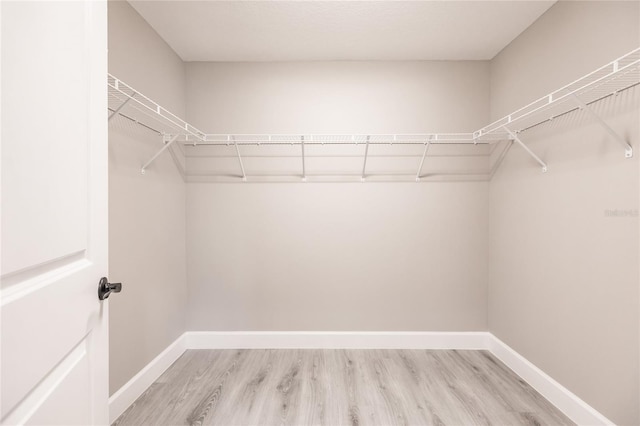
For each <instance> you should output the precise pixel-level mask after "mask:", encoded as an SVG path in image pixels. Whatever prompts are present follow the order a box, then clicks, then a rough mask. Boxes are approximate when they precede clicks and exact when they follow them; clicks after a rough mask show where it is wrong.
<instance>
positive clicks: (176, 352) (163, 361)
mask: <svg viewBox="0 0 640 426" xmlns="http://www.w3.org/2000/svg"><path fill="white" fill-rule="evenodd" d="M185 350H187V345H186V338H185V334H183V335H182V336H180V337H178V338H177V339H176V340H175V341H174V342H173V343H172V344H170V345H169V346H168V347H167V348H166V349H165V350H164V351H162V352H161V353H160V354H159V355H158V356H157V357H155V358H154V359H153V360H151V362H150V363H149V364H147V365H146V366H145V367H144V368H143V369H142V370H140V371H139V372H138V374H136V375H135V376H133V377H132V378H131V380H129V381H128V382H127V383H125V384H124V386H122V387H121V388H120V389H118V390H117V391H116V392H115V393H114V394H113V395H111V397H109V424H111V423H113V422H114V421H115V420H116V419H117V418H118V417H120V415H121V414H122V413H124V411H125V410H126V409H127V408H129V406H130V405H131V404H133V403H134V402H135V400H136V399H138V397H139V396H140V395H142V393H143V392H144V391H146V390H147V389H148V388H149V386H151V384H152V383H153V382H155V381H156V380H157V379H158V377H160V376H161V375H162V373H164V372H165V371H166V370H167V368H169V367H170V366H171V364H173V362H174V361H175V360H177V359H178V358H179V357H180V355H182V354H183V353H184V351H185Z"/></svg>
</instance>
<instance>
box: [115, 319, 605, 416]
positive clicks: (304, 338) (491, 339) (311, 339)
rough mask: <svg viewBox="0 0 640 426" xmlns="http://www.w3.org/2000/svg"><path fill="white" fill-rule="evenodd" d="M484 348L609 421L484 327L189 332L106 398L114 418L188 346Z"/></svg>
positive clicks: (557, 400) (544, 388) (551, 393)
mask: <svg viewBox="0 0 640 426" xmlns="http://www.w3.org/2000/svg"><path fill="white" fill-rule="evenodd" d="M293 348H295V349H316V348H317V349H460V350H465V349H474V350H488V351H490V352H491V353H492V354H493V355H495V357H496V358H498V359H499V360H500V361H502V362H503V363H504V364H505V365H506V366H507V367H509V368H510V369H511V370H513V372H514V373H516V374H517V375H518V376H520V377H521V378H522V379H524V380H525V381H526V382H527V383H529V384H530V385H531V386H532V387H533V388H534V389H536V390H537V391H538V392H539V393H540V394H541V395H542V396H544V397H545V398H546V399H547V400H548V401H549V402H551V403H552V404H553V405H555V406H556V407H557V408H558V409H559V410H560V411H562V412H563V413H564V414H565V415H566V416H568V417H569V418H570V419H571V420H573V421H574V422H576V423H577V424H580V425H613V424H614V423H613V422H612V421H611V420H609V419H607V418H606V417H605V416H603V415H602V414H600V413H599V412H598V411H596V410H595V409H594V408H593V407H591V406H590V405H589V404H587V403H586V402H584V401H583V400H582V399H580V398H579V397H577V396H576V395H575V394H573V393H572V392H571V391H569V390H568V389H567V388H565V387H564V386H562V385H561V384H560V383H558V382H556V381H555V380H554V379H552V378H551V377H550V376H549V375H547V374H546V373H545V372H544V371H542V370H540V369H539V368H538V367H536V366H535V365H533V364H532V363H531V362H529V361H528V360H527V359H526V358H524V357H523V356H522V355H520V354H519V353H517V352H516V351H514V350H513V349H512V348H510V347H509V346H507V345H506V344H505V343H504V342H502V341H501V340H500V339H498V338H497V337H496V336H494V335H493V334H491V333H489V332H484V331H470V332H446V331H445V332H419V331H400V332H368V331H365V332H356V331H343V332H340V331H338V332H331V331H311V332H309V331H307V332H305V331H188V332H186V333H184V334H183V335H182V336H180V337H179V338H178V339H176V341H175V342H173V343H172V344H171V345H170V346H169V347H168V348H167V349H165V350H164V351H163V352H162V353H161V354H160V355H158V356H157V357H156V358H154V359H153V361H151V362H150V363H149V364H148V365H147V366H146V367H144V368H143V369H142V370H141V371H140V372H139V373H138V374H136V375H135V376H134V377H133V378H131V380H129V381H128V382H127V383H126V384H125V385H124V386H123V387H122V388H120V389H119V390H118V391H117V392H116V393H114V394H113V395H112V396H111V398H109V418H110V420H109V421H110V423H113V422H114V421H115V420H116V419H117V418H118V417H119V416H120V415H121V414H122V413H123V412H124V411H125V410H126V409H127V408H128V407H129V406H130V405H131V404H133V402H134V401H135V400H136V399H137V398H138V397H139V396H140V395H142V393H143V392H144V391H145V390H146V389H147V388H148V387H149V386H150V385H151V384H152V383H153V382H154V381H155V380H156V379H157V378H158V377H160V375H161V374H162V373H163V372H164V371H165V370H166V369H167V368H169V366H170V365H171V364H172V363H173V362H174V361H175V360H176V359H178V358H179V357H180V355H182V353H183V352H184V351H185V350H187V349H293Z"/></svg>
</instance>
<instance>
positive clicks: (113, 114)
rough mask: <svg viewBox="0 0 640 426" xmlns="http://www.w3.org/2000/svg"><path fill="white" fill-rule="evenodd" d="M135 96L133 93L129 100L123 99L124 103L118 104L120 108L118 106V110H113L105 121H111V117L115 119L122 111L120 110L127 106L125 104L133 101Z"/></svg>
mask: <svg viewBox="0 0 640 426" xmlns="http://www.w3.org/2000/svg"><path fill="white" fill-rule="evenodd" d="M135 95H136V94H135V92H134V93H133V94H132V95H131V97H129V98H127V99H125V100H124V102H122V103H121V104H120V106H119V107H118V108H116V110H115V111H113V112H112V113H111V114H109V118H108V119H107V121H111V119H112V118H113V117H115V116H116V115H118V113H119V112H120V111H121V110H122V108H124V107H125V106H127V104H128V103H129V101H130V100H131V99H133V97H134V96H135Z"/></svg>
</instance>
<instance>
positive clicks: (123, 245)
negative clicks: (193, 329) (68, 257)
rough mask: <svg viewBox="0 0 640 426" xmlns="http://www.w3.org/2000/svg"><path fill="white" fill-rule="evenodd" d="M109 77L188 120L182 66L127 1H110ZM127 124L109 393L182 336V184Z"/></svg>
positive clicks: (152, 137) (118, 148)
mask: <svg viewBox="0 0 640 426" xmlns="http://www.w3.org/2000/svg"><path fill="white" fill-rule="evenodd" d="M108 7H109V72H110V73H112V74H114V75H115V76H116V77H118V78H121V79H122V80H123V81H125V82H126V83H128V84H130V85H131V86H133V87H134V88H136V89H137V90H140V91H141V92H142V93H144V94H145V95H147V96H149V97H151V98H152V99H154V100H157V101H158V102H159V103H161V104H162V105H163V106H166V108H168V109H169V110H171V111H173V112H175V113H176V114H178V115H182V116H184V64H183V63H182V61H181V60H180V58H178V56H177V55H176V54H175V53H174V52H173V51H172V50H171V49H170V48H169V47H168V46H167V45H166V44H165V43H164V42H163V41H162V40H161V39H160V38H159V37H158V35H157V34H156V33H155V32H154V31H153V30H152V29H151V28H150V27H149V26H148V25H147V23H146V22H145V21H144V20H143V19H142V18H141V17H140V16H139V15H138V14H137V12H135V11H134V10H133V8H131V6H129V4H128V3H126V2H124V1H110V2H109V5H108ZM161 147H162V143H161V139H160V137H159V136H158V135H156V134H154V133H152V132H150V131H147V130H143V129H142V128H141V127H140V126H137V125H135V124H129V125H127V122H126V121H125V120H118V119H114V121H112V123H111V125H110V127H109V277H110V279H111V280H112V281H122V282H123V291H122V294H119V295H115V296H113V297H111V298H110V299H109V304H110V306H109V309H110V354H109V355H110V363H109V364H110V365H109V367H110V392H111V393H113V392H115V391H116V390H118V389H119V388H120V387H121V386H122V385H123V384H125V383H126V382H127V381H128V380H129V379H130V378H131V377H133V375H135V374H136V373H137V372H138V371H139V370H140V369H142V368H143V367H144V366H145V365H147V364H148V363H149V362H150V361H151V360H152V359H153V358H154V357H155V356H156V355H158V354H159V353H160V352H161V351H162V350H164V349H165V348H166V347H167V346H168V345H169V344H171V343H172V342H173V341H174V340H175V339H176V338H177V337H178V336H179V335H180V334H182V333H183V332H184V331H185V328H184V327H185V304H186V293H187V289H186V271H185V262H186V261H185V186H184V182H183V179H182V176H181V175H180V174H179V172H178V169H177V168H176V166H175V164H174V163H173V161H172V158H171V156H170V155H169V154H165V155H163V156H160V157H159V158H158V159H157V160H156V162H154V163H153V165H152V166H151V167H149V169H148V170H147V173H146V174H145V175H144V176H143V175H141V173H140V168H141V165H142V164H144V162H145V161H147V160H148V159H149V158H150V157H151V156H152V155H153V154H154V153H155V152H156V151H157V150H158V149H159V148H161Z"/></svg>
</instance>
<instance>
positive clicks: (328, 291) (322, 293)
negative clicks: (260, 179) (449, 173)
mask: <svg viewBox="0 0 640 426" xmlns="http://www.w3.org/2000/svg"><path fill="white" fill-rule="evenodd" d="M487 189H488V184H487V183H486V182H476V183H460V182H448V183H424V184H415V183H413V184H411V183H391V184H389V183H387V184H385V183H375V184H368V183H367V184H358V183H353V184H345V183H337V184H244V185H243V184H211V183H204V184H202V183H201V184H198V183H191V184H188V192H187V200H188V201H187V212H188V216H187V224H188V225H187V229H188V232H187V235H188V237H187V241H188V253H189V256H188V271H189V289H190V293H189V296H190V297H189V319H188V328H189V329H190V330H230V331H233V330H302V331H308V330H316V331H322V330H329V331H348V330H355V331H362V330H369V331H379V330H384V331H404V330H436V331H448V330H455V331H460V330H465V331H466V330H485V329H486V284H487V283H486V277H487V270H486V269H487V259H486V250H485V247H486V244H487V222H488V218H487V210H488V206H487Z"/></svg>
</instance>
